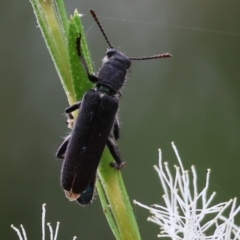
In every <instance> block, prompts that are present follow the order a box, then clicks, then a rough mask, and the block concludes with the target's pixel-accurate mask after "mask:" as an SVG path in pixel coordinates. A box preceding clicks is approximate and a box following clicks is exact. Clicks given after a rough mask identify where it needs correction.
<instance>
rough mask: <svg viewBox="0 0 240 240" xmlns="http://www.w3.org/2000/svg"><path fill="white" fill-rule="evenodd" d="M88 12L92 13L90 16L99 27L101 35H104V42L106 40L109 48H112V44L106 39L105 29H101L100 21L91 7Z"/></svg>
mask: <svg viewBox="0 0 240 240" xmlns="http://www.w3.org/2000/svg"><path fill="white" fill-rule="evenodd" d="M90 13H91V14H92V16H93V18H94V20H95V22H96V23H97V25H98V27H99V28H100V30H101V32H102V34H103V36H104V38H105V40H106V42H107V43H108V45H109V47H110V48H113V46H112V44H111V43H110V42H109V40H108V38H107V35H106V33H105V31H104V29H103V27H102V25H101V23H100V22H99V20H98V17H97V14H96V13H95V12H94V10H93V9H90Z"/></svg>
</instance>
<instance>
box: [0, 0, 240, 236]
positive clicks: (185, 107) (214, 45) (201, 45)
mask: <svg viewBox="0 0 240 240" xmlns="http://www.w3.org/2000/svg"><path fill="white" fill-rule="evenodd" d="M65 4H66V6H67V11H68V15H70V14H71V13H73V11H74V9H75V8H78V10H79V11H80V12H81V13H84V14H85V16H84V17H83V18H82V20H83V22H84V25H85V31H86V33H87V41H88V43H89V48H90V49H91V54H92V59H93V61H94V65H95V70H96V71H97V70H98V68H99V67H100V66H101V58H102V57H103V55H104V53H105V50H106V47H107V44H106V42H105V41H104V39H103V37H102V36H101V34H100V32H99V29H98V28H97V27H96V25H95V24H94V21H93V19H92V18H91V17H90V15H89V12H88V9H89V8H93V9H95V10H96V12H97V13H98V15H99V18H100V20H101V22H102V24H103V26H104V28H105V30H106V33H107V35H108V37H109V39H110V41H111V42H112V44H113V46H114V47H117V48H119V49H120V50H122V51H124V52H125V53H127V54H128V55H129V56H147V55H153V54H157V53H162V52H170V53H171V54H172V55H173V57H172V58H171V59H163V60H151V61H139V62H137V61H135V62H133V63H132V67H131V70H130V72H129V78H128V83H127V84H126V87H125V88H124V90H123V96H122V99H121V109H120V117H121V122H122V124H121V140H120V141H119V147H120V149H121V152H122V155H123V157H124V159H125V160H126V161H127V167H126V168H124V169H123V170H122V174H123V177H124V180H125V184H126V188H127V190H128V193H129V196H130V199H131V201H132V200H133V199H136V200H138V201H140V202H142V203H146V204H153V203H160V204H161V203H162V198H161V196H162V194H163V192H162V188H161V186H160V184H159V180H158V177H157V174H156V173H155V171H154V170H153V165H154V164H157V160H158V152H157V149H158V148H161V149H162V150H163V158H164V161H168V162H169V165H170V166H173V165H174V164H176V163H177V161H176V158H175V156H174V154H173V150H172V149H171V145H170V143H171V141H174V142H175V144H176V145H177V147H178V149H179V152H180V155H181V157H182V160H183V162H184V165H185V167H186V168H187V169H189V167H190V166H191V165H195V166H196V167H197V172H198V179H199V181H200V184H199V185H200V186H203V184H204V182H205V175H206V169H207V168H211V169H212V173H211V182H210V184H211V188H210V190H209V194H210V193H211V192H212V191H217V196H216V200H217V201H226V200H229V199H230V198H232V197H234V196H237V197H240V188H239V181H240V175H239V167H240V161H239V160H240V159H239V157H240V146H239V137H240V83H239V80H240V61H239V59H240V48H239V46H240V24H239V22H240V14H239V7H240V2H239V0H220V1H219V0H211V1H209V0H201V1H200V0H199V1H194V0H185V1H178V0H168V1H163V0H162V1H160V0H148V1H142V0H132V1H126V0H122V1H120V0H115V1H108V0H104V1H80V0H79V1H76V0H71V1H65ZM0 19H1V21H0V29H1V37H0V53H1V54H0V74H1V75H0V77H1V87H0V111H1V118H0V126H1V127H0V141H1V142H0V143H1V144H0V204H1V208H0V239H4V240H5V239H7V240H9V239H11V240H12V239H13V240H14V239H18V237H17V235H16V233H15V232H14V231H13V230H12V229H11V228H10V224H14V225H15V226H19V224H20V223H22V224H23V225H24V227H25V228H26V231H27V234H28V239H41V205H42V203H45V202H46V203H47V221H48V222H51V223H52V225H55V222H56V221H60V222H61V225H60V232H59V238H58V239H59V240H61V239H66V240H67V239H72V236H74V235H76V236H78V239H85V240H87V239H114V237H113V235H112V233H111V231H110V229H109V227H108V224H107V222H106V220H105V217H104V214H103V213H102V209H101V206H100V201H99V199H98V197H96V200H95V201H94V203H93V204H91V205H90V206H89V207H86V208H81V207H80V206H78V205H77V204H75V203H70V202H69V201H68V200H67V199H65V197H64V193H63V191H62V190H61V187H60V185H59V175H60V166H61V162H60V161H59V160H57V159H56V158H55V156H54V154H55V152H56V149H57V148H58V146H59V144H60V143H61V141H62V139H61V138H62V137H63V136H65V135H66V133H67V132H68V131H67V129H66V125H65V117H64V116H63V110H64V108H65V107H66V106H67V105H68V103H67V100H66V96H65V93H64V92H63V89H62V86H61V84H60V81H59V79H58V76H57V74H56V71H55V68H54V66H53V63H52V60H51V58H50V55H49V53H48V51H47V49H46V46H45V43H44V41H43V38H42V36H41V33H40V30H39V29H38V28H37V27H36V26H37V23H36V19H35V16H34V14H33V11H32V7H31V5H30V3H29V2H28V1H12V0H8V1H1V2H0ZM133 208H134V212H135V214H136V217H137V221H138V224H139V228H140V232H141V235H142V238H143V239H157V237H156V235H157V233H158V232H159V229H158V227H157V226H154V225H153V224H151V223H148V222H147V221H146V218H147V216H149V214H148V212H147V211H146V210H144V209H141V208H139V207H138V206H133ZM239 223H240V222H239V221H238V222H237V224H238V225H239Z"/></svg>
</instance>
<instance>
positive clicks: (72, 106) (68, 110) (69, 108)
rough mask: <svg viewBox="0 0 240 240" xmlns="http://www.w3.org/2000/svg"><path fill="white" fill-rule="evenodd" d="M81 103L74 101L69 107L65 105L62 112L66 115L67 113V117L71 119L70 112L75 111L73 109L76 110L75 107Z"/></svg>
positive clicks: (77, 107)
mask: <svg viewBox="0 0 240 240" xmlns="http://www.w3.org/2000/svg"><path fill="white" fill-rule="evenodd" d="M81 103H82V101H80V102H76V103H74V104H73V105H71V106H69V107H67V108H66V109H65V111H64V112H65V113H66V114H67V115H69V118H70V119H73V115H72V114H70V113H71V112H73V111H75V110H77V109H79V107H80V106H81Z"/></svg>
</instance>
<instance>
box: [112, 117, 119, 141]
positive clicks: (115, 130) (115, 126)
mask: <svg viewBox="0 0 240 240" xmlns="http://www.w3.org/2000/svg"><path fill="white" fill-rule="evenodd" d="M119 133H120V128H119V121H118V117H117V116H116V117H115V119H114V123H113V135H114V139H115V140H118V139H119V135H120V134H119Z"/></svg>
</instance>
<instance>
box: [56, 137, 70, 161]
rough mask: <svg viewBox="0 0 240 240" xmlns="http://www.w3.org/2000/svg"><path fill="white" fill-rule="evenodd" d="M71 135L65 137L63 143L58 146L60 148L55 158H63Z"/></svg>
mask: <svg viewBox="0 0 240 240" xmlns="http://www.w3.org/2000/svg"><path fill="white" fill-rule="evenodd" d="M70 137H71V135H69V136H67V137H66V138H65V139H64V141H63V143H62V144H61V145H60V147H59V148H58V150H57V152H56V156H57V158H60V159H63V158H64V154H65V152H66V150H67V146H68V142H69V139H70Z"/></svg>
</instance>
